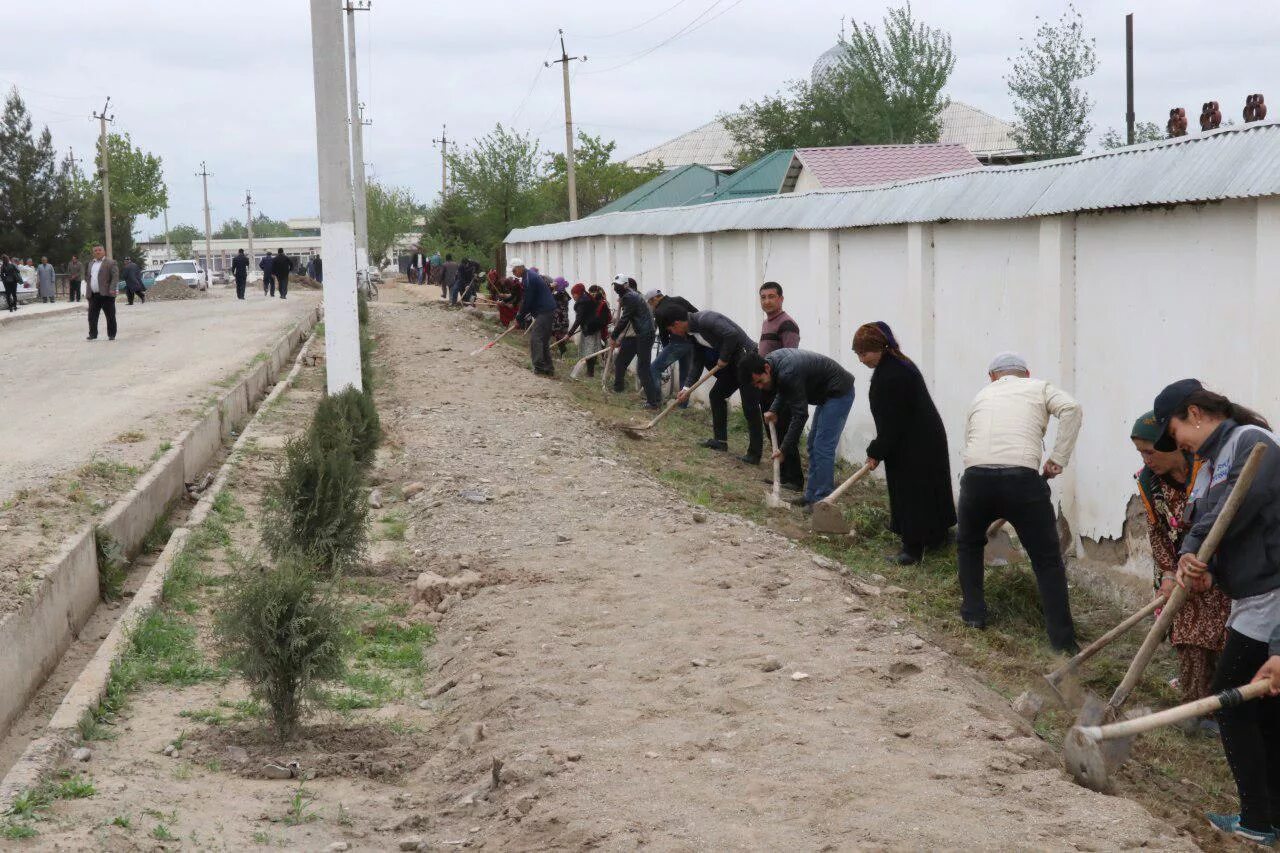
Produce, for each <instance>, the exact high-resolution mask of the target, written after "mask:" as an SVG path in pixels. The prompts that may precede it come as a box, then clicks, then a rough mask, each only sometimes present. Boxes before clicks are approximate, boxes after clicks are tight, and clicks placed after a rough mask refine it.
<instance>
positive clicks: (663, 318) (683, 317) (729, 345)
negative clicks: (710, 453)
mask: <svg viewBox="0 0 1280 853" xmlns="http://www.w3.org/2000/svg"><path fill="white" fill-rule="evenodd" d="M658 325H659V326H662V327H665V328H667V329H670V330H671V334H673V335H680V336H681V337H686V338H689V339H690V340H691V341H692V342H693V343H694V344H695V347H694V358H695V359H698V358H700V359H701V360H702V361H701V364H702V365H703V366H704V367H713V366H718V367H719V368H720V371H719V372H718V373H717V374H716V379H715V382H714V383H713V384H712V386H711V392H710V393H709V394H708V395H707V396H708V398H709V400H710V403H711V425H712V430H713V433H712V436H711V438H709V439H707V440H706V441H704V442H703V443H702V446H703V447H708V448H710V449H712V450H719V451H727V450H728V449H729V398H730V397H732V396H733V395H734V393H735V392H736V393H737V394H738V397H739V398H740V399H741V401H742V416H743V417H744V418H745V419H746V421H747V433H748V435H749V439H748V444H747V452H746V453H745V454H744V455H742V456H739V457H738V460H739V461H741V462H744V463H746V464H747V465H759V464H760V455H761V453H762V452H763V448H764V420H763V419H762V418H761V414H762V413H761V411H760V394H759V393H758V392H757V391H756V386H755V385H752V384H751V383H750V382H748V383H746V384H745V385H741V384H740V382H739V376H738V360H739V359H740V358H742V357H743V356H744V355H746V354H747V353H753V352H757V351H758V350H757V348H756V342H755V340H754V339H753V338H752V337H751V336H750V335H748V334H747V333H746V332H745V331H744V330H743V328H742V327H741V326H739V325H738V324H737V323H735V322H733V321H732V320H730V319H729V318H728V317H726V316H724V315H723V314H719V313H717V312H715V311H696V312H694V313H692V314H690V313H688V312H687V311H685V310H684V309H683V308H682V307H680V306H679V305H675V304H668V305H663V306H661V307H660V309H659V317H658ZM697 363H698V362H695V364H697ZM690 393H691V392H690V391H689V389H688V387H684V388H681V389H680V393H679V394H677V395H676V400H678V401H679V402H681V403H683V402H685V401H686V400H688V399H689V394H690Z"/></svg>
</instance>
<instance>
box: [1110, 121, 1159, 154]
mask: <svg viewBox="0 0 1280 853" xmlns="http://www.w3.org/2000/svg"><path fill="white" fill-rule="evenodd" d="M1125 136H1126V135H1125V134H1123V133H1121V132H1120V131H1118V130H1116V129H1115V128H1114V127H1109V128H1107V132H1106V133H1104V134H1102V138H1101V139H1099V140H1098V144H1099V145H1100V146H1101V147H1102V148H1104V149H1107V150H1111V149H1113V148H1124V147H1125V146H1126V145H1128V144H1129V142H1128V140H1127V139H1126V138H1125ZM1165 136H1166V134H1165V132H1164V128H1163V127H1161V126H1160V125H1158V124H1156V123H1155V122H1154V121H1140V122H1137V123H1136V124H1134V126H1133V144H1134V145H1141V144H1142V143H1144V142H1159V141H1160V140H1161V139H1164V138H1165Z"/></svg>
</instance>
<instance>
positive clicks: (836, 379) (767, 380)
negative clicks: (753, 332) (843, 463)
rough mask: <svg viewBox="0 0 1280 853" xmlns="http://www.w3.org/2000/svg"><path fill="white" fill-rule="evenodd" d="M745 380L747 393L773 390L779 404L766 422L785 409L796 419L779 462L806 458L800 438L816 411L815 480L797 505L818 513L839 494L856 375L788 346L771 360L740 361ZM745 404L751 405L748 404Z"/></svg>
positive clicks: (748, 357)
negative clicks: (839, 463) (840, 452)
mask: <svg viewBox="0 0 1280 853" xmlns="http://www.w3.org/2000/svg"><path fill="white" fill-rule="evenodd" d="M738 372H739V380H740V382H741V384H742V386H743V387H744V388H745V387H747V386H748V385H750V386H754V387H755V388H757V389H758V390H760V391H762V392H763V391H772V392H773V403H772V404H771V405H770V406H769V411H767V412H765V413H764V420H765V421H766V422H768V423H774V422H776V421H777V420H778V417H779V415H780V414H781V413H782V412H783V411H784V410H785V411H788V412H790V414H791V418H790V421H789V423H788V426H787V432H786V435H784V436H783V437H782V438H781V445H782V446H781V447H779V448H778V449H777V450H775V451H774V452H773V455H774V457H775V458H777V459H785V458H786V457H788V456H793V457H795V458H796V459H799V458H800V434H801V433H802V432H803V431H804V425H805V422H806V421H807V420H809V407H810V406H814V407H815V408H814V410H813V426H812V427H810V428H809V476H808V481H807V484H806V485H805V489H804V495H803V497H799V498H796V499H795V500H793V501H792V503H793V504H795V505H796V506H801V507H804V509H805V511H806V512H810V511H812V507H813V505H814V504H815V503H817V502H818V501H820V500H822V499H823V498H825V497H826V496H827V495H829V494H831V493H832V492H833V491H835V487H836V486H835V473H836V446H837V445H838V444H839V443H840V436H841V434H843V433H844V425H845V421H847V420H848V419H849V410H850V409H852V408H853V374H852V373H850V372H849V371H847V370H845V369H844V368H843V367H841V366H840V364H839V362H837V361H836V360H835V359H833V358H828V357H827V356H825V355H822V354H821V353H816V352H809V351H808V350H802V349H794V348H791V347H785V348H783V349H776V350H774V351H773V352H771V353H769V354H768V355H763V356H762V355H760V354H759V353H758V352H747V353H744V354H743V355H742V356H741V357H740V358H739V360H738ZM744 405H745V404H744Z"/></svg>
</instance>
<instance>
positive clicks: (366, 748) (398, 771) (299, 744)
mask: <svg viewBox="0 0 1280 853" xmlns="http://www.w3.org/2000/svg"><path fill="white" fill-rule="evenodd" d="M229 747H230V749H229ZM426 747H427V740H426V738H425V737H423V736H422V735H421V734H420V733H417V732H411V731H401V732H396V731H393V730H392V729H391V728H389V727H387V726H383V725H378V724H370V723H321V724H318V725H312V726H303V727H302V729H301V730H300V731H299V735H298V738H297V740H296V741H294V742H293V743H290V744H280V743H279V742H278V741H276V740H275V738H274V737H273V736H272V734H271V732H270V730H269V729H268V727H266V726H264V725H262V724H260V723H257V722H255V723H253V724H243V725H237V726H227V727H209V728H207V729H205V730H204V731H201V732H200V733H199V734H196V735H193V736H192V738H191V746H190V747H189V753H190V755H191V757H192V758H196V759H199V760H211V759H221V760H223V761H224V762H226V766H227V768H228V769H229V770H232V771H233V772H234V773H236V775H238V776H242V777H245V778H261V776H262V768H263V766H264V765H266V764H269V763H274V764H278V765H280V766H282V767H287V766H288V764H289V762H291V761H296V762H298V766H299V769H300V771H302V772H306V773H307V774H308V775H309V776H312V777H313V778H320V777H323V776H346V777H365V778H369V779H380V780H384V781H397V780H399V779H400V778H401V777H402V776H403V775H404V774H405V773H406V772H407V771H409V770H411V769H414V768H416V767H418V766H420V765H421V764H422V755H423V754H424V753H425V752H427V749H426Z"/></svg>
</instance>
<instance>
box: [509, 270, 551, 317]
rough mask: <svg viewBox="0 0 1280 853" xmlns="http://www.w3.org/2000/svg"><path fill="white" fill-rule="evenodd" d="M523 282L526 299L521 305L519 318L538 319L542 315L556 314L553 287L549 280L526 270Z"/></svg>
mask: <svg viewBox="0 0 1280 853" xmlns="http://www.w3.org/2000/svg"><path fill="white" fill-rule="evenodd" d="M522 280H523V283H524V299H523V300H522V301H521V303H520V311H519V312H518V314H519V316H521V317H537V316H538V315H540V314H553V313H555V310H556V300H555V297H554V296H552V295H551V286H550V284H549V283H548V282H547V279H546V278H544V277H543V276H541V275H539V274H538V273H536V272H534V271H533V270H525V271H524V276H522Z"/></svg>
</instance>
